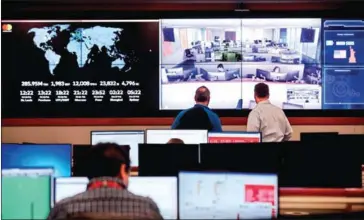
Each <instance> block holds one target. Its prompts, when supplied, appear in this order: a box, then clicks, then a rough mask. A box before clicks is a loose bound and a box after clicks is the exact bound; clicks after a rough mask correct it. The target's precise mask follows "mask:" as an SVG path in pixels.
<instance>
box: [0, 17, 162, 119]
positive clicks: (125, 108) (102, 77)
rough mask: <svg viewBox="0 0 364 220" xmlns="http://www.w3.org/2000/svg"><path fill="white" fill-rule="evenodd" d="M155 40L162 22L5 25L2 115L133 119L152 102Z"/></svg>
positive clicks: (157, 51)
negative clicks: (25, 110) (150, 76)
mask: <svg viewBox="0 0 364 220" xmlns="http://www.w3.org/2000/svg"><path fill="white" fill-rule="evenodd" d="M158 39H159V23H158V21H115V22H111V21H110V22H105V21H102V22H96V21H90V22H81V21H67V22H66V21H64V22H63V21H59V22H54V21H52V22H46V21H45V22H42V23H39V22H32V21H23V22H9V23H6V24H4V23H3V25H2V54H3V60H2V63H3V64H4V65H3V66H4V68H3V69H2V71H3V74H2V76H3V78H2V81H3V83H2V87H3V100H4V101H5V103H4V105H3V112H4V113H5V115H6V116H8V117H12V116H16V115H19V114H22V115H23V114H24V113H20V112H24V109H27V112H28V113H29V115H25V116H29V117H37V116H38V117H44V116H49V117H54V116H66V117H67V116H76V117H77V116H79V117H85V116H86V117H87V116H89V117H90V116H91V117H92V116H94V115H100V112H104V113H106V114H107V115H106V117H107V116H129V115H131V114H133V112H135V110H136V109H139V108H141V106H143V105H147V102H148V101H147V100H148V97H146V94H148V93H150V91H148V84H147V83H149V82H148V80H145V78H148V75H152V74H158V56H159V48H158V47H159V45H158ZM23 116H24V115H23Z"/></svg>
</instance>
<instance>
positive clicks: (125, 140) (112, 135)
mask: <svg viewBox="0 0 364 220" xmlns="http://www.w3.org/2000/svg"><path fill="white" fill-rule="evenodd" d="M102 142H111V143H116V144H120V145H129V146H130V159H131V166H132V167H137V166H138V165H139V162H138V144H143V143H144V131H92V132H91V144H92V145H95V144H98V143H102Z"/></svg>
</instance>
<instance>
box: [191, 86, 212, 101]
mask: <svg viewBox="0 0 364 220" xmlns="http://www.w3.org/2000/svg"><path fill="white" fill-rule="evenodd" d="M209 99H210V90H209V89H208V88H207V87H206V86H201V87H198V88H197V90H196V93H195V101H196V102H207V101H208V100H209Z"/></svg>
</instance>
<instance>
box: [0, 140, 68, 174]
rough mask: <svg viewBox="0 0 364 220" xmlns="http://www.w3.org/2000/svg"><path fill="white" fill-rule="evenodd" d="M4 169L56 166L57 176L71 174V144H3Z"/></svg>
mask: <svg viewBox="0 0 364 220" xmlns="http://www.w3.org/2000/svg"><path fill="white" fill-rule="evenodd" d="M1 151H2V154H1V165H2V169H12V168H25V169H26V168H29V167H31V168H36V167H39V168H43V167H52V168H54V176H55V177H69V176H71V166H72V158H71V157H72V146H71V145H70V144H1Z"/></svg>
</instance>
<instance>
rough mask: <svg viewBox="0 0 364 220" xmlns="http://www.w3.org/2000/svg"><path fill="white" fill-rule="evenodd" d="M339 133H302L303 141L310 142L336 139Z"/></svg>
mask: <svg viewBox="0 0 364 220" xmlns="http://www.w3.org/2000/svg"><path fill="white" fill-rule="evenodd" d="M338 135H339V132H301V135H300V139H301V141H305V142H307V141H310V142H313V141H314V142H324V141H327V139H333V138H336V137H337V136H338Z"/></svg>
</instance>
